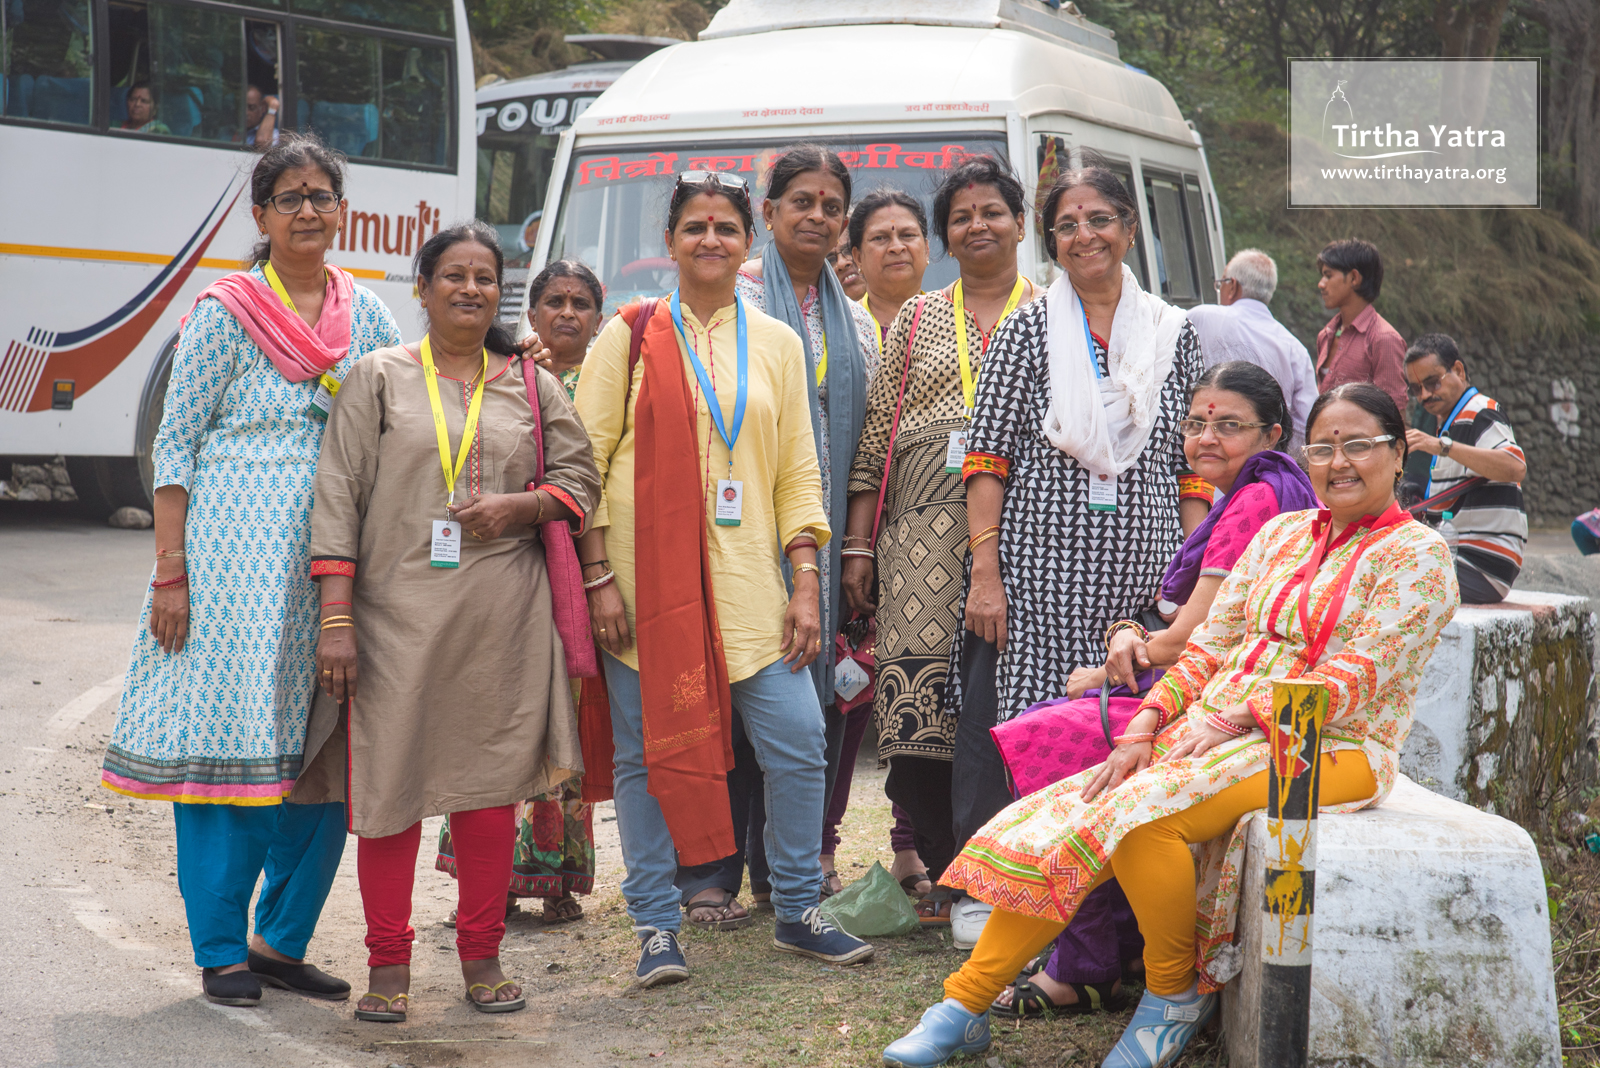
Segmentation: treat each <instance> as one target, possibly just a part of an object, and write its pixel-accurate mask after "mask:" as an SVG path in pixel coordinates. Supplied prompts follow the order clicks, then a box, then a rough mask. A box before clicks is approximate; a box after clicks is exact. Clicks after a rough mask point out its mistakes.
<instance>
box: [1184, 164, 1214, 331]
mask: <svg viewBox="0 0 1600 1068" xmlns="http://www.w3.org/2000/svg"><path fill="white" fill-rule="evenodd" d="M1183 207H1184V211H1185V212H1187V213H1188V216H1189V233H1190V234H1192V235H1193V237H1194V251H1195V259H1196V260H1197V261H1198V262H1199V264H1200V299H1201V300H1202V301H1210V302H1211V303H1216V300H1217V287H1216V284H1215V283H1216V278H1217V271H1216V267H1215V265H1214V264H1213V263H1212V260H1211V255H1212V253H1211V231H1210V230H1208V229H1207V228H1206V209H1205V201H1204V199H1203V198H1202V197H1201V195H1200V179H1198V178H1196V177H1195V176H1194V175H1192V174H1186V175H1184V176H1183Z"/></svg>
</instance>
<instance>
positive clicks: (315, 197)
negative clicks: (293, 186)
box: [267, 191, 339, 215]
mask: <svg viewBox="0 0 1600 1068" xmlns="http://www.w3.org/2000/svg"><path fill="white" fill-rule="evenodd" d="M307 198H308V197H307V194H305V193H279V194H278V195H277V196H275V197H268V198H267V200H268V201H269V202H270V203H271V204H272V206H273V208H274V209H276V211H277V212H278V214H279V215H293V214H294V213H295V212H297V211H299V210H300V205H301V204H304V203H305V202H306V200H307ZM309 199H310V201H311V207H312V208H314V209H315V210H317V211H320V212H322V214H324V215H326V214H328V213H329V212H331V211H338V210H339V194H338V193H329V192H326V191H323V192H318V193H311V194H310V195H309Z"/></svg>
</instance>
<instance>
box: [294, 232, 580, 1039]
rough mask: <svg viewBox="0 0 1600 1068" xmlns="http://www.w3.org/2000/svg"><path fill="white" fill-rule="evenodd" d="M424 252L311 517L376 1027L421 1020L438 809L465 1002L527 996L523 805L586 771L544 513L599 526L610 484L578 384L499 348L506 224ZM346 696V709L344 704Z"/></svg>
mask: <svg viewBox="0 0 1600 1068" xmlns="http://www.w3.org/2000/svg"><path fill="white" fill-rule="evenodd" d="M418 259H419V262H418V266H417V277H418V290H419V296H420V297H421V298H422V301H423V303H424V306H425V307H426V308H427V311H428V317H429V323H430V329H429V332H428V335H427V337H425V338H424V339H423V341H422V342H420V343H417V344H412V345H406V346H404V347H399V348H389V349H380V350H378V351H377V352H374V353H372V354H371V355H370V356H369V358H368V361H366V362H364V363H363V364H362V365H361V366H360V373H352V374H350V375H349V376H348V377H347V378H346V379H345V381H344V384H343V386H342V387H341V388H340V390H339V394H338V397H337V400H336V402H335V404H334V407H333V415H332V417H331V418H330V420H329V425H328V431H327V435H326V437H325V439H324V441H323V447H322V458H321V461H320V464H319V466H318V470H317V479H316V486H315V493H316V504H315V506H314V508H313V511H312V518H311V528H312V534H311V554H312V573H313V574H314V575H317V576H319V577H320V578H321V585H322V608H323V610H322V621H323V622H322V627H323V631H322V640H321V643H320V645H319V647H318V669H319V671H320V673H321V678H322V680H323V683H324V689H325V691H326V692H325V693H324V695H323V696H321V697H320V698H319V701H318V708H317V709H316V710H314V712H313V717H312V719H313V722H312V727H311V732H310V733H311V737H310V738H308V743H310V744H308V746H307V752H308V753H309V752H311V751H312V750H313V748H314V747H316V746H319V744H320V743H322V742H323V741H324V739H325V740H326V744H320V752H318V754H317V756H316V758H315V760H314V761H313V762H312V767H311V768H309V769H308V771H309V774H308V775H307V776H306V779H307V780H308V781H307V783H306V789H307V790H313V789H320V790H324V791H328V792H332V793H334V795H335V796H339V795H344V796H345V797H346V798H347V801H348V805H349V812H350V825H351V830H353V831H355V833H356V834H358V835H360V836H361V837H360V844H359V856H358V874H359V876H360V880H361V895H362V902H363V905H364V907H365V909H366V915H367V928H368V933H367V946H368V948H369V949H370V950H371V958H370V960H369V964H370V965H371V967H372V969H373V975H372V987H371V989H372V991H373V992H372V993H371V994H369V995H368V996H367V997H365V998H363V999H362V1001H361V1003H360V1004H359V1005H358V1006H357V1010H356V1012H357V1018H358V1019H369V1020H380V1021H387V1020H390V1019H391V1018H394V1017H399V1018H401V1019H403V1018H404V1009H405V1007H406V1006H405V1001H404V997H405V993H404V992H405V990H406V988H407V986H408V985H409V967H408V966H409V962H410V956H411V942H412V939H413V937H414V936H413V932H412V929H411V927H410V926H409V920H410V911H411V885H412V877H413V872H414V870H415V865H416V856H417V848H418V843H419V841H420V832H421V823H420V821H421V820H423V819H424V818H426V817H428V816H436V815H440V814H443V813H451V814H452V821H451V822H452V830H453V831H454V838H455V845H456V861H457V868H458V872H459V875H460V879H459V887H460V890H459V892H460V902H459V905H458V913H459V918H458V924H457V938H456V945H457V948H458V949H459V951H460V955H461V959H462V970H463V973H464V974H465V976H466V980H467V982H468V983H469V984H470V986H469V990H468V997H469V998H470V999H471V1000H472V1001H473V1004H474V1005H475V1006H477V1007H478V1008H480V1009H483V1010H484V1011H509V1010H510V1009H512V1008H520V1007H522V1006H523V1004H525V1003H524V1002H523V1000H522V997H521V992H520V990H518V989H517V988H516V985H515V984H513V983H508V982H506V981H505V978H504V975H503V974H502V973H501V971H500V968H499V963H498V954H499V943H500V938H501V936H502V935H503V934H504V932H505V922H504V917H505V893H506V887H507V886H508V885H509V883H510V878H511V871H510V864H511V852H512V839H513V833H514V823H515V815H514V806H515V805H516V803H517V802H519V801H521V800H522V799H524V798H527V797H532V796H534V795H535V794H539V793H541V792H543V791H545V790H548V789H550V788H551V787H552V786H555V785H557V784H559V783H561V782H562V781H564V780H565V779H567V778H569V777H571V776H572V775H573V774H575V773H576V772H577V771H578V770H580V769H581V768H582V758H581V755H580V749H579V744H578V735H577V725H576V718H575V716H574V711H573V706H572V694H571V690H570V688H569V687H568V685H567V676H566V666H565V660H564V654H563V651H562V646H561V640H560V638H559V637H558V635H557V633H556V630H555V626H554V623H553V620H552V615H551V591H550V583H549V578H548V576H547V574H546V571H545V565H544V551H543V548H542V545H541V542H540V540H539V536H538V531H537V525H538V523H539V522H541V521H549V520H554V519H564V520H569V521H572V522H574V524H575V525H578V526H581V523H582V520H583V518H584V516H585V515H586V514H587V513H588V511H589V509H590V507H591V506H592V503H593V501H594V500H595V498H596V495H597V494H598V491H599V485H600V481H599V475H598V473H597V472H596V470H595V466H594V460H593V458H592V455H591V449H590V446H589V441H588V437H587V435H586V434H585V433H584V431H583V427H582V424H581V423H579V421H578V418H577V415H576V414H575V413H574V411H573V409H572V406H571V404H570V402H569V401H568V400H567V396H566V391H565V390H564V389H563V388H562V386H561V383H560V382H559V381H558V380H557V379H556V378H555V377H554V376H552V375H550V374H549V373H548V372H545V371H540V370H536V369H535V368H534V367H533V365H532V364H531V363H526V364H525V363H523V362H522V361H520V360H515V359H511V358H508V357H507V356H505V355H500V354H497V353H496V352H495V351H492V350H496V349H498V350H500V352H509V351H512V349H511V346H510V345H509V344H508V343H507V342H506V339H505V338H504V337H502V336H500V335H499V332H498V331H497V330H495V331H491V326H492V324H493V318H494V313H495V309H496V308H497V306H498V304H499V279H500V270H501V263H502V258H501V255H500V251H499V248H498V246H497V244H496V243H495V241H494V236H493V232H492V231H486V230H485V229H484V228H481V227H478V226H475V225H472V224H468V225H466V226H462V227H458V228H456V229H455V230H451V231H445V232H443V233H441V234H440V235H439V236H438V237H436V238H433V239H430V240H429V242H428V243H427V244H426V245H424V246H423V249H422V251H421V253H419V257H418ZM486 335H487V336H486ZM486 346H487V347H486ZM430 365H432V366H430ZM435 368H436V371H435V377H434V381H435V382H436V383H437V386H438V390H437V397H438V401H439V406H438V408H434V402H433V397H432V396H430V393H431V392H432V391H430V389H429V371H430V370H434V369H435ZM525 373H528V374H534V375H536V376H537V382H536V387H535V391H536V394H537V397H538V400H539V418H540V422H541V424H542V427H543V441H544V462H545V471H544V477H543V480H542V481H541V482H540V483H539V484H538V485H537V487H536V486H534V484H533V483H534V479H535V477H536V465H537V462H538V457H537V450H536V445H535V442H534V439H533V430H534V419H533V411H532V409H531V407H530V405H529V403H528V391H527V387H526V385H525V382H524V378H523V375H524V374H525ZM480 391H481V393H482V396H481V398H480V397H477V396H475V394H477V393H478V392H480ZM436 412H437V413H438V414H441V415H442V417H443V421H444V425H445V430H446V436H447V439H448V440H447V442H446V443H445V450H447V451H448V460H441V452H442V451H445V450H441V447H440V446H441V443H440V441H439V438H438V434H437V432H436V429H435V421H434V416H435V413H436ZM475 416H476V419H475V422H476V425H475V427H473V428H472V429H471V430H469V429H468V427H469V426H470V425H471V424H473V423H474V417H475ZM464 434H465V435H466V436H467V438H468V439H469V440H470V442H471V444H470V447H469V448H467V449H466V451H465V452H464V453H463V452H462V451H461V442H462V438H463V435H464ZM445 463H448V464H449V466H450V468H451V469H452V471H453V472H454V478H453V480H452V483H451V487H450V488H449V489H447V486H446V476H445V473H444V467H443V464H445ZM452 491H453V493H452ZM447 502H449V503H447ZM463 535H465V536H464V537H463ZM341 624H344V625H343V626H341ZM345 700H348V706H347V712H346V714H345V715H344V717H343V718H342V719H340V718H339V717H338V713H337V706H336V704H335V702H342V701H345ZM335 723H337V724H338V729H334V728H333V727H332V725H333V724H335ZM346 769H348V775H347V777H346V776H345V775H342V774H341V773H342V772H345V771H346ZM341 780H343V781H341Z"/></svg>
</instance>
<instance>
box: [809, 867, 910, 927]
mask: <svg viewBox="0 0 1600 1068" xmlns="http://www.w3.org/2000/svg"><path fill="white" fill-rule="evenodd" d="M822 914H823V915H824V916H826V917H827V918H828V921H829V922H830V923H832V924H833V925H834V926H835V927H837V928H839V929H840V930H841V931H846V932H848V933H850V934H853V935H855V936H856V937H857V938H873V937H878V936H882V935H903V934H910V933H911V932H912V931H915V930H917V929H918V928H920V927H921V926H922V921H921V920H919V919H918V918H917V910H916V909H914V908H912V907H911V899H910V898H908V897H906V892H905V891H904V890H903V889H901V887H900V884H899V883H897V882H895V881H894V876H892V875H890V874H889V873H888V872H886V871H884V870H883V865H882V864H878V863H874V864H873V865H872V867H871V868H869V869H868V870H867V874H866V875H863V876H862V877H861V878H859V879H857V880H856V881H855V882H853V883H851V884H850V885H849V886H847V887H845V888H844V889H843V890H841V891H839V893H837V894H834V895H833V896H832V897H830V898H828V899H827V900H826V901H824V902H823V903H822Z"/></svg>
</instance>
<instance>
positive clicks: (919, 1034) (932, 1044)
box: [883, 999, 989, 1068]
mask: <svg viewBox="0 0 1600 1068" xmlns="http://www.w3.org/2000/svg"><path fill="white" fill-rule="evenodd" d="M988 1048H989V1014H988V1013H986V1012H985V1013H982V1014H979V1015H974V1014H973V1013H970V1012H968V1011H967V1010H966V1009H965V1008H964V1007H963V1006H962V1004H961V1003H960V1002H959V1001H954V1000H950V999H946V1000H944V1001H941V1002H939V1004H937V1005H935V1006H933V1008H931V1009H929V1010H928V1011H927V1012H925V1013H923V1014H922V1022H921V1023H919V1024H917V1026H915V1027H913V1028H912V1029H911V1033H910V1034H909V1035H906V1036H905V1037H904V1038H897V1039H895V1040H894V1041H893V1042H891V1043H889V1045H888V1048H886V1049H885V1050H884V1051H883V1063H884V1064H886V1065H888V1068H934V1066H935V1065H940V1064H944V1063H945V1062H946V1061H948V1060H949V1059H950V1058H951V1057H965V1056H967V1055H968V1054H970V1053H982V1052H983V1051H984V1050H986V1049H988Z"/></svg>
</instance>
